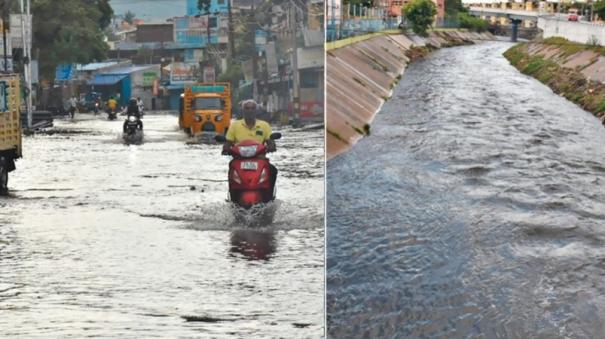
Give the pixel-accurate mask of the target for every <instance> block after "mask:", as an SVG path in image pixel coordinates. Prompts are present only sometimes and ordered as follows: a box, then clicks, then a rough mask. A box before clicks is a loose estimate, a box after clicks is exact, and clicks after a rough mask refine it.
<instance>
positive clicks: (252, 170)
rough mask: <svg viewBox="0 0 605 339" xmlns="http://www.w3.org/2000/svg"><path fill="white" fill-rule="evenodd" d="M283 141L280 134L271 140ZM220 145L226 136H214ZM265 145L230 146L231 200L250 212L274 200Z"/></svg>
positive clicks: (257, 143) (251, 141) (253, 142)
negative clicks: (253, 208) (255, 207)
mask: <svg viewBox="0 0 605 339" xmlns="http://www.w3.org/2000/svg"><path fill="white" fill-rule="evenodd" d="M280 138H281V133H273V134H271V139H272V140H277V139H280ZM215 140H216V141H217V142H225V141H226V139H225V137H224V136H223V135H217V136H216V137H215ZM266 153H267V148H266V147H265V145H263V144H261V143H259V142H257V141H254V140H245V141H242V142H240V143H239V144H237V145H234V146H232V147H231V150H230V152H229V155H231V156H233V160H231V162H230V163H229V200H230V201H231V202H233V203H234V204H235V205H237V206H239V207H241V208H244V209H251V208H252V207H254V206H257V205H260V204H266V203H268V202H271V201H273V200H274V199H275V187H274V184H273V183H272V182H271V169H270V167H269V159H267V158H266V157H264V155H265V154H266Z"/></svg>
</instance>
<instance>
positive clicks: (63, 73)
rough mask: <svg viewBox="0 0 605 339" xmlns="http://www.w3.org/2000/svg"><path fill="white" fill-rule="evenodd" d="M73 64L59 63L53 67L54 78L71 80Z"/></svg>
mask: <svg viewBox="0 0 605 339" xmlns="http://www.w3.org/2000/svg"><path fill="white" fill-rule="evenodd" d="M73 68H74V67H73V65H59V66H57V68H56V69H55V80H57V81H67V80H71V78H72V76H73V74H74V72H73Z"/></svg>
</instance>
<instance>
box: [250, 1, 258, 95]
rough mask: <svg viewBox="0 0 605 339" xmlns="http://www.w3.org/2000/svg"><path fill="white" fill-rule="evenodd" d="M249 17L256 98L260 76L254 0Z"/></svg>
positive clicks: (253, 87) (253, 85)
mask: <svg viewBox="0 0 605 339" xmlns="http://www.w3.org/2000/svg"><path fill="white" fill-rule="evenodd" d="M251 9H252V10H251V11H250V18H249V20H250V21H249V22H248V24H249V26H248V27H249V29H250V34H251V35H252V52H253V54H252V99H254V100H256V98H257V96H258V88H257V87H256V79H257V78H258V74H257V73H258V60H257V54H258V53H257V52H256V25H255V24H254V0H252V7H251Z"/></svg>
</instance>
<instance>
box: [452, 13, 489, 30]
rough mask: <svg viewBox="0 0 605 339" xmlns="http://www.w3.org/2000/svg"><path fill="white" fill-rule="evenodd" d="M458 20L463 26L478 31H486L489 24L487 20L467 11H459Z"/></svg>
mask: <svg viewBox="0 0 605 339" xmlns="http://www.w3.org/2000/svg"><path fill="white" fill-rule="evenodd" d="M458 21H459V22H460V27H461V28H468V29H470V30H473V31H476V32H485V31H487V28H488V26H489V24H488V22H487V21H485V20H483V19H480V18H477V17H474V16H472V15H470V14H468V13H465V12H460V13H458Z"/></svg>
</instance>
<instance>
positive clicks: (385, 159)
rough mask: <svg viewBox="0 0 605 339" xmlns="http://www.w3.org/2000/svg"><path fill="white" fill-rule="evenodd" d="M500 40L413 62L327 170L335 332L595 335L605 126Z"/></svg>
mask: <svg viewBox="0 0 605 339" xmlns="http://www.w3.org/2000/svg"><path fill="white" fill-rule="evenodd" d="M511 46H512V45H511V44H510V43H504V42H490V43H482V44H478V45H473V46H464V47H456V48H447V49H442V50H439V51H436V52H434V53H432V54H431V55H429V56H428V57H426V58H425V59H424V60H421V61H418V62H415V63H413V64H412V65H410V67H409V68H408V69H407V70H406V72H405V74H404V76H403V79H402V82H401V83H400V84H399V85H398V86H397V87H396V88H395V89H394V93H393V97H392V98H391V99H390V100H389V101H388V102H386V103H385V105H384V106H383V108H382V110H381V111H380V112H379V113H378V115H377V117H376V119H375V121H374V123H373V125H372V134H371V136H370V137H367V138H365V139H363V140H361V141H360V142H359V143H358V144H357V145H356V146H355V147H354V148H353V149H352V150H351V151H350V152H348V153H346V154H344V155H342V156H340V157H337V158H335V159H334V160H332V161H330V162H329V164H328V167H327V181H328V183H327V202H328V205H327V270H328V271H327V272H328V276H327V289H328V290H327V311H328V322H327V326H328V334H329V336H330V337H333V338H355V337H366V338H377V337H389V338H416V337H419V338H530V337H531V338H603V335H604V334H605V128H603V126H602V125H601V123H600V122H599V121H598V120H597V119H596V118H595V117H594V116H593V115H592V114H590V113H588V112H586V111H583V110H582V109H580V108H578V107H577V106H575V105H574V104H572V103H570V102H568V101H566V100H565V99H564V98H562V97H560V96H558V95H556V94H554V93H553V92H552V91H551V90H550V89H549V88H548V87H546V86H544V85H542V84H541V83H539V82H538V81H537V80H535V79H533V78H530V77H528V76H525V75H523V74H521V73H520V72H518V71H517V70H516V69H515V68H513V67H512V66H510V65H509V63H508V62H507V60H506V59H504V57H502V53H503V52H504V51H505V50H506V49H508V48H509V47H511Z"/></svg>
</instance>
